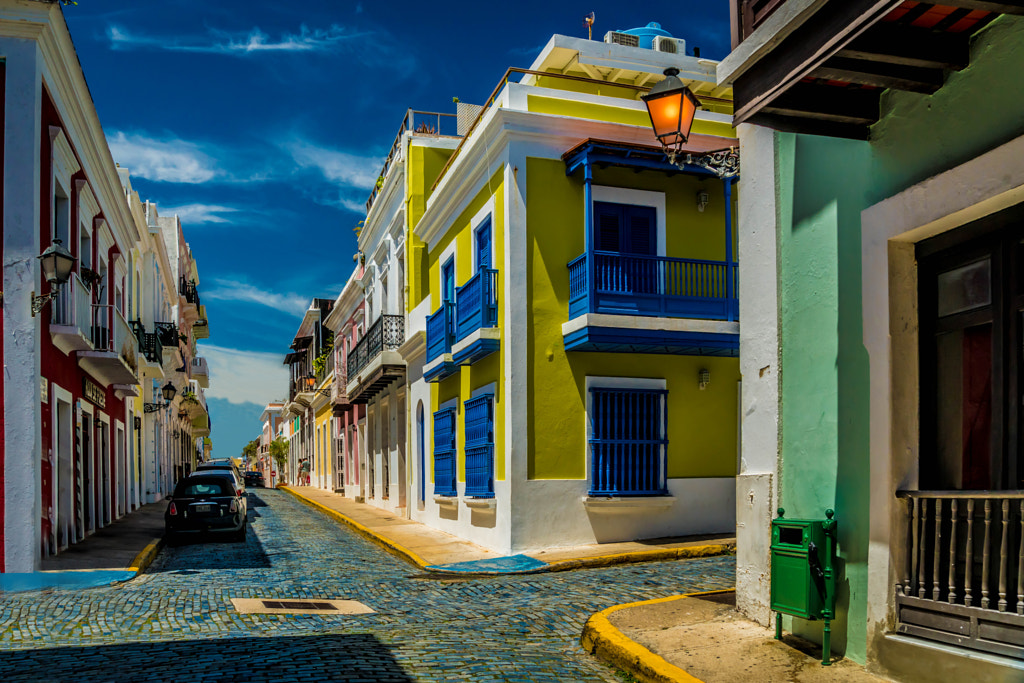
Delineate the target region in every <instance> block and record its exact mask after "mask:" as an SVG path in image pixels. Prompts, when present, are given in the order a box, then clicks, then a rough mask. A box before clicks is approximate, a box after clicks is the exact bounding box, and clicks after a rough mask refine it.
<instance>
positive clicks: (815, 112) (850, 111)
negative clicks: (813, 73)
mask: <svg viewBox="0 0 1024 683" xmlns="http://www.w3.org/2000/svg"><path fill="white" fill-rule="evenodd" d="M881 96H882V91H881V90H864V89H861V88H843V87H837V86H830V85H812V84H809V83H801V84H799V85H797V86H794V87H793V88H790V89H789V90H788V91H787V92H785V93H783V94H782V95H779V96H778V97H776V98H775V99H774V100H772V101H771V102H770V103H769V104H768V106H766V107H764V109H763V110H762V111H764V113H766V114H776V115H779V116H790V117H795V118H806V119H815V120H819V121H830V122H833V123H845V124H852V125H871V124H872V123H875V122H876V121H878V113H879V102H880V100H881Z"/></svg>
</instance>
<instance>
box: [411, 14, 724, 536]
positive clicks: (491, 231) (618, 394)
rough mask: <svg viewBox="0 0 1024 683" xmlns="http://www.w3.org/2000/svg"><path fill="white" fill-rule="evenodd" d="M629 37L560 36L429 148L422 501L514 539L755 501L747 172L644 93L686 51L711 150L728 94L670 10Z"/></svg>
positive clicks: (414, 484)
mask: <svg viewBox="0 0 1024 683" xmlns="http://www.w3.org/2000/svg"><path fill="white" fill-rule="evenodd" d="M622 36H627V37H631V38H622ZM608 40H609V41H611V42H599V41H591V40H583V39H577V38H571V37H567V36H560V35H556V36H553V37H552V38H551V40H550V41H549V43H548V44H547V46H546V47H545V48H544V49H543V51H542V52H541V54H540V56H539V57H538V58H537V59H536V61H535V62H534V64H533V66H532V67H531V69H529V70H519V71H512V72H510V73H509V74H508V75H507V78H506V79H503V82H502V85H501V87H500V88H499V89H497V90H496V94H495V96H494V98H493V99H492V101H490V102H487V103H486V106H485V107H483V108H482V109H481V110H480V115H479V117H478V118H477V120H476V121H475V123H473V125H472V127H471V129H470V130H469V131H468V133H467V134H466V135H465V136H464V137H463V139H462V140H461V142H460V144H459V145H458V147H457V148H456V149H455V150H454V153H452V154H451V155H450V158H449V154H448V152H447V150H444V151H441V150H432V149H426V150H422V152H420V151H418V150H416V149H415V148H413V149H412V150H411V151H410V154H409V164H410V169H411V170H409V171H408V176H409V177H410V178H411V177H417V178H422V179H425V180H426V182H427V183H428V184H427V185H426V189H425V191H424V193H423V195H422V198H420V197H417V196H413V197H410V199H409V201H408V203H407V206H408V207H409V208H408V211H407V219H408V226H409V234H408V238H407V239H406V242H405V259H406V262H407V263H408V268H407V293H408V296H407V299H406V308H407V312H408V326H407V331H406V335H405V337H406V339H407V341H406V342H405V344H404V345H403V349H405V351H406V353H404V360H405V362H406V364H407V372H408V394H409V400H408V405H409V407H410V410H409V422H408V427H409V429H408V432H407V433H408V434H409V435H410V438H409V440H408V441H409V444H408V447H409V451H410V453H411V455H412V458H411V460H412V467H411V468H410V474H409V476H408V477H407V480H406V484H407V485H408V487H409V489H410V493H411V496H412V498H413V500H414V504H413V505H412V506H411V507H410V516H411V517H413V518H414V519H418V520H420V521H422V522H424V523H427V524H429V525H431V526H434V527H436V528H439V529H442V530H444V531H447V532H449V533H453V534H455V535H458V536H461V537H464V538H468V539H470V540H473V541H475V542H477V543H479V544H481V545H484V546H486V547H490V548H493V549H495V550H498V551H500V552H505V553H511V552H521V551H524V550H530V549H537V548H543V547H550V546H559V545H574V544H584V543H594V542H606V541H617V540H624V539H635V538H651V537H659V536H673V535H683V534H698V533H712V532H723V531H728V530H731V529H732V528H733V524H734V520H735V474H736V467H737V424H738V401H737V398H738V389H739V385H738V383H739V365H738V360H737V356H738V351H739V343H738V333H739V323H738V301H737V291H736V284H737V282H736V270H737V264H736V258H735V254H736V249H735V244H736V242H735V233H734V228H733V224H734V220H733V211H734V202H735V194H736V193H735V187H734V179H732V178H730V179H726V180H723V179H721V178H720V177H719V176H718V175H716V173H715V172H714V171H713V170H711V169H709V168H708V167H707V166H704V165H701V164H699V163H682V161H683V160H684V159H685V157H682V158H680V159H679V161H680V165H678V166H677V165H674V164H672V163H669V160H668V159H667V158H666V157H665V155H664V154H663V152H662V151H661V148H660V146H658V144H657V141H656V140H655V138H654V136H653V133H652V131H651V128H650V120H649V118H648V115H647V112H646V108H645V106H644V104H643V102H642V101H641V99H640V97H641V96H642V95H643V94H644V93H645V92H647V90H648V89H649V87H650V86H651V85H653V84H654V83H656V82H658V81H659V80H661V78H662V77H663V75H662V74H663V72H664V70H665V69H666V68H675V69H678V71H679V77H680V78H681V79H682V80H683V81H684V83H687V84H688V85H689V86H690V87H691V89H692V90H693V91H694V92H695V93H696V94H697V96H698V97H699V98H701V101H702V105H703V107H702V108H701V110H700V111H698V112H697V115H696V120H695V122H694V126H693V131H694V132H693V135H691V137H690V140H689V143H688V147H687V149H686V150H684V151H685V152H692V153H694V154H700V153H704V152H708V151H711V150H717V149H722V148H730V147H734V146H735V145H736V140H735V133H734V131H733V129H732V128H731V123H730V121H731V117H730V115H729V114H730V112H731V107H730V100H729V98H730V96H731V93H730V92H729V91H728V90H727V89H721V88H718V87H717V86H716V84H715V80H716V79H715V63H714V62H709V61H707V60H702V59H699V58H697V57H691V56H687V55H685V45H684V44H683V43H682V41H678V40H676V39H674V38H671V37H670V36H668V34H667V32H665V31H663V30H661V29H660V27H657V26H656V25H650V26H648V27H645V28H644V29H637V30H635V31H632V32H620V33H611V34H609V38H608ZM630 42H632V43H633V44H632V45H630V44H621V43H630ZM652 48H657V49H652ZM670 48H671V49H673V50H675V51H674V52H670V51H668V50H669V49H670ZM516 80H518V82H515V81H516ZM418 202H422V210H420V204H419V203H418ZM417 339H419V340H421V342H420V343H417V342H416V340H417Z"/></svg>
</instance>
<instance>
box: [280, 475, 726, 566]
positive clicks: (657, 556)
mask: <svg viewBox="0 0 1024 683" xmlns="http://www.w3.org/2000/svg"><path fill="white" fill-rule="evenodd" d="M277 488H279V489H281V490H282V491H287V492H288V493H290V494H292V495H293V496H295V497H296V498H298V499H299V500H300V501H302V502H303V503H305V504H306V505H309V506H310V507H313V508H316V509H317V510H320V511H321V512H324V513H326V514H327V515H330V516H331V517H333V518H334V519H336V520H338V521H339V522H341V523H342V524H345V525H347V526H349V527H351V528H352V529H354V530H355V531H356V532H358V533H359V534H360V535H361V536H363V537H364V538H366V539H368V540H370V541H373V542H374V543H376V544H377V545H379V546H381V547H383V548H384V549H386V550H389V551H391V552H393V553H395V554H396V555H398V556H400V557H402V558H403V559H405V560H407V561H409V562H411V563H412V564H414V565H416V566H417V567H418V568H420V569H422V570H424V571H428V572H431V573H432V574H446V575H451V576H462V577H465V578H472V577H474V576H505V575H515V574H543V573H546V572H565V571H572V570H574V569H594V568H598V567H612V566H614V565H617V564H632V563H637V562H655V561H658V560H687V559H695V558H699V557H714V556H716V555H727V554H729V553H731V552H734V551H735V550H736V543H735V542H732V543H712V544H708V545H698V546H690V547H685V548H663V549H660V550H642V551H638V552H632V553H618V554H615V555H599V556H597V557H581V558H578V559H574V560H562V561H561V562H552V563H550V564H548V565H547V566H545V567H538V568H536V569H524V570H521V571H507V572H502V571H473V572H467V571H455V570H451V569H443V568H440V567H436V566H432V565H428V564H427V562H426V561H424V560H423V558H421V557H420V556H419V555H417V554H416V553H414V552H413V551H411V550H409V549H408V548H405V547H404V546H402V545H399V544H398V543H395V542H394V541H391V540H389V539H387V538H384V537H383V536H381V535H379V534H378V533H377V532H375V531H373V530H371V529H369V528H367V527H365V526H363V525H362V524H360V523H359V522H357V521H355V520H353V519H350V518H348V517H346V516H345V515H343V514H341V513H340V512H338V511H337V510H332V509H331V508H329V507H327V506H326V505H322V504H320V503H317V502H316V501H314V500H311V499H309V498H306V497H305V496H303V495H302V494H301V493H299V492H298V491H296V490H294V489H292V488H291V487H290V486H286V485H283V484H279V485H278V486H277Z"/></svg>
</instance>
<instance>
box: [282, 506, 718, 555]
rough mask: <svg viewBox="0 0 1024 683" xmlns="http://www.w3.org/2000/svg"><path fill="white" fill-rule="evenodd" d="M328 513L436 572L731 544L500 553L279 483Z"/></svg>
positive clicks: (690, 540)
mask: <svg viewBox="0 0 1024 683" xmlns="http://www.w3.org/2000/svg"><path fill="white" fill-rule="evenodd" d="M279 488H281V489H283V490H285V491H287V492H288V493H290V494H292V495H293V496H295V497H296V498H298V499H299V500H302V501H303V502H305V503H307V504H309V505H311V506H313V507H315V508H318V509H320V510H321V511H323V512H325V513H326V514H329V515H331V516H333V517H334V518H335V519H337V520H338V521H340V522H342V523H344V524H347V525H348V526H350V527H351V528H353V529H355V530H356V531H357V532H359V533H360V534H362V535H363V536H365V537H366V538H369V539H370V540H372V541H374V542H375V543H378V544H379V545H381V546H384V547H386V548H388V549H390V550H391V551H392V552H394V553H396V554H398V555H400V556H402V557H404V558H406V559H407V560H408V561H410V562H412V563H413V564H415V565H417V566H418V567H420V568H421V569H424V570H427V571H432V572H439V573H463V574H523V573H533V572H544V571H565V570H568V569H578V568H581V567H605V566H610V565H614V564H623V563H627V562H645V561H651V560H671V559H685V558H692V557H710V556H712V555H723V554H726V553H729V552H732V550H733V549H734V548H735V546H736V539H735V538H733V537H732V536H699V537H698V536H690V537H685V538H661V539H651V540H646V541H630V542H625V543H601V544H593V545H584V546H575V547H570V548H557V549H552V550H543V551H540V552H531V553H525V554H520V555H510V556H506V555H501V554H500V553H496V552H494V551H492V550H488V549H486V548H482V547H480V546H478V545H476V544H474V543H471V542H469V541H465V540H463V539H461V538H458V537H456V536H452V535H451V534H447V533H445V532H443V531H438V530H437V529H433V528H431V527H428V526H427V525H425V524H422V523H420V522H416V521H413V520H409V519H403V518H400V517H396V516H395V515H393V514H391V513H390V512H387V511H386V510H381V509H380V508H377V507H374V506H372V505H367V504H364V503H357V502H355V501H354V500H352V499H351V498H346V497H344V496H341V495H339V494H337V493H331V492H328V491H323V490H321V489H317V488H312V487H305V486H281V487H279Z"/></svg>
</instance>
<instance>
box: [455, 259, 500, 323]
mask: <svg viewBox="0 0 1024 683" xmlns="http://www.w3.org/2000/svg"><path fill="white" fill-rule="evenodd" d="M497 324H498V271H497V270H495V269H493V268H482V269H480V270H478V271H477V272H476V275H474V276H473V277H471V278H469V279H468V280H467V281H466V284H464V285H463V286H461V287H459V288H458V289H456V290H455V339H456V341H462V340H463V339H465V338H466V337H467V336H469V335H470V334H472V333H473V332H475V331H476V330H479V329H480V328H482V327H494V326H496V325H497Z"/></svg>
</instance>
